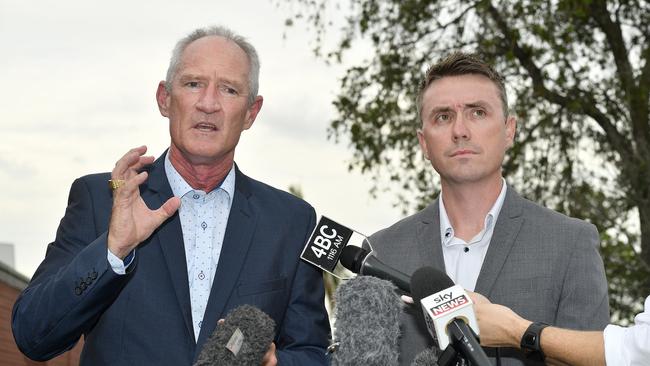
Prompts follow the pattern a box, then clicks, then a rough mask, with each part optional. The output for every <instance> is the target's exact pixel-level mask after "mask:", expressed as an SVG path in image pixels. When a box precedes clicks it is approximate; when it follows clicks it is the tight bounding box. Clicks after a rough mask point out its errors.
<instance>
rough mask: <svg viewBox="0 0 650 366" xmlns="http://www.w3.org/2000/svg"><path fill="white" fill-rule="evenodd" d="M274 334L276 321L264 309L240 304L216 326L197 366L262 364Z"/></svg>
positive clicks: (200, 355) (195, 365)
mask: <svg viewBox="0 0 650 366" xmlns="http://www.w3.org/2000/svg"><path fill="white" fill-rule="evenodd" d="M274 334H275V322H274V321H273V319H271V318H270V317H269V316H268V315H266V313H265V312H263V311H262V310H260V309H258V308H256V307H254V306H251V305H241V306H239V307H237V308H235V309H234V310H232V311H231V312H230V313H229V314H228V316H226V318H225V319H224V322H223V324H219V325H217V328H216V329H215V330H214V332H213V333H212V335H211V336H210V338H209V339H208V340H207V341H206V342H205V345H204V346H203V349H202V350H201V353H200V354H199V357H198V359H197V361H196V363H195V364H194V366H222V365H223V366H245V365H259V364H260V363H261V362H262V358H263V357H264V354H265V353H266V352H267V350H268V349H269V346H270V345H271V342H273V337H274Z"/></svg>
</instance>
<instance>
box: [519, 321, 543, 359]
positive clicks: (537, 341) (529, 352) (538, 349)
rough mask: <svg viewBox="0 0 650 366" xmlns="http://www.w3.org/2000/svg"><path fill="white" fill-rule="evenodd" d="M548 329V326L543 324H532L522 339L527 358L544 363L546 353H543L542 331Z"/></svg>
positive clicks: (522, 346) (522, 347)
mask: <svg viewBox="0 0 650 366" xmlns="http://www.w3.org/2000/svg"><path fill="white" fill-rule="evenodd" d="M546 327H548V324H546V323H542V322H534V323H532V324H531V325H530V326H529V327H528V329H526V331H525V332H524V335H523V336H522V337H521V343H520V344H519V345H520V346H521V349H522V350H523V351H524V353H525V354H526V358H528V359H531V360H537V361H544V352H542V344H541V337H542V330H543V329H544V328H546Z"/></svg>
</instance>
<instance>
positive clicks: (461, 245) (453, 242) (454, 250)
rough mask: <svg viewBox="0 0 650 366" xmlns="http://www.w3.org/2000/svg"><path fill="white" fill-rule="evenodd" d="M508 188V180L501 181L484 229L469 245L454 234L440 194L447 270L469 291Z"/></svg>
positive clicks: (442, 233)
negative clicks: (499, 189) (499, 190)
mask: <svg viewBox="0 0 650 366" xmlns="http://www.w3.org/2000/svg"><path fill="white" fill-rule="evenodd" d="M506 187H507V185H506V181H505V179H503V178H502V186H501V193H499V196H498V197H497V199H496V201H495V202H494V204H493V205H492V208H491V209H490V211H488V213H487V215H486V216H485V221H484V224H483V230H481V231H480V232H479V233H478V234H476V235H475V236H474V237H473V238H472V239H471V240H470V241H469V242H466V241H465V240H463V239H461V238H458V237H456V236H455V235H454V228H453V227H452V226H451V222H449V217H448V216H447V210H446V209H445V204H444V202H443V199H442V196H443V194H442V193H441V194H440V205H439V208H440V241H441V242H442V253H443V255H444V258H445V270H446V271H447V275H448V276H449V278H451V279H452V281H454V283H455V284H457V285H461V286H462V287H463V288H464V289H466V290H470V291H474V287H475V286H476V280H477V279H478V275H479V272H480V271H481V266H482V265H483V259H485V254H486V253H487V250H488V247H489V245H490V240H491V239H492V234H493V233H494V225H495V224H496V220H497V218H498V217H499V212H500V211H501V207H502V206H503V201H504V200H505V198H506Z"/></svg>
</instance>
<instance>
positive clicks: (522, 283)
mask: <svg viewBox="0 0 650 366" xmlns="http://www.w3.org/2000/svg"><path fill="white" fill-rule="evenodd" d="M369 241H370V243H371V246H372V248H373V250H374V251H375V254H376V255H377V257H379V258H380V259H381V260H382V261H383V262H385V263H386V264H388V265H390V266H391V267H393V268H395V269H398V270H400V271H402V272H404V273H407V274H411V273H413V272H414V271H415V270H417V269H418V268H420V267H423V266H431V267H434V268H437V269H440V270H443V271H444V270H445V263H444V258H443V253H442V244H441V241H440V215H439V208H438V199H436V200H435V201H434V202H433V203H431V204H430V205H429V206H428V207H426V208H425V209H424V210H422V211H420V212H418V213H416V214H414V215H412V216H409V217H407V218H405V219H403V220H401V221H399V222H397V223H396V224H394V225H392V226H390V227H388V228H386V229H384V230H381V231H379V232H377V233H375V234H373V235H372V236H371V237H370V238H369ZM598 245H599V237H598V232H597V230H596V228H595V226H594V225H592V224H589V223H586V222H584V221H581V220H578V219H574V218H570V217H567V216H564V215H562V214H560V213H557V212H555V211H552V210H549V209H547V208H544V207H541V206H539V205H537V204H535V203H533V202H531V201H528V200H526V199H524V198H522V197H521V196H519V195H518V194H517V193H516V192H515V190H514V189H513V188H512V187H510V186H508V190H507V194H506V198H505V201H504V203H503V207H502V209H501V212H500V213H499V217H498V219H497V222H496V226H495V228H494V234H493V236H492V240H491V242H490V246H489V248H488V251H487V254H486V256H485V259H484V261H483V265H482V267H481V270H480V273H479V276H478V280H477V283H476V288H475V291H476V292H478V293H481V294H483V295H485V296H486V297H487V298H489V299H490V300H491V301H492V302H494V303H498V304H503V305H505V306H508V307H510V308H511V309H513V310H514V311H515V312H517V313H518V314H519V315H521V316H523V317H524V318H526V319H529V320H532V321H541V322H545V323H548V324H553V325H557V326H560V327H564V328H572V329H579V330H602V329H603V328H604V327H605V326H606V325H607V323H608V322H609V304H608V298H607V282H606V280H605V270H604V267H603V261H602V259H601V257H600V254H599V253H598ZM419 312H421V310H420V308H419V306H418V307H415V306H409V307H407V308H405V310H404V313H403V314H402V337H401V340H400V365H410V364H411V361H412V360H413V358H414V357H415V356H416V355H417V354H418V353H419V352H421V351H422V350H424V349H425V348H426V347H432V346H433V342H432V340H431V337H430V336H429V334H428V332H427V330H426V326H425V325H424V324H422V322H421V321H419V320H418V318H417V315H418V313H419ZM486 351H487V352H488V355H491V356H493V355H495V354H496V350H495V349H486ZM499 356H500V358H501V360H502V364H503V365H521V364H522V363H525V364H535V363H534V362H532V361H530V360H527V359H526V358H525V357H524V356H523V355H522V354H521V353H520V352H519V351H518V350H515V349H503V348H501V349H499Z"/></svg>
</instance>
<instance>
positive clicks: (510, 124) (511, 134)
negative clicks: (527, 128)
mask: <svg viewBox="0 0 650 366" xmlns="http://www.w3.org/2000/svg"><path fill="white" fill-rule="evenodd" d="M516 132H517V118H516V117H515V116H512V115H510V116H508V117H507V118H506V148H507V149H509V148H511V147H512V145H513V144H514V142H515V133H516Z"/></svg>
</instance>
